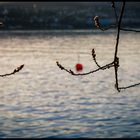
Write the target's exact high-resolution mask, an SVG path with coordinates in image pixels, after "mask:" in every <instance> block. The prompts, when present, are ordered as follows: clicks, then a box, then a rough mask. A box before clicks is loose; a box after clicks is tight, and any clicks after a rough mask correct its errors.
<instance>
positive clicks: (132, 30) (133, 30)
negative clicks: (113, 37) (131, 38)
mask: <svg viewBox="0 0 140 140" xmlns="http://www.w3.org/2000/svg"><path fill="white" fill-rule="evenodd" d="M120 30H122V31H127V32H136V33H139V32H140V31H139V30H135V29H128V28H122V27H121V28H120Z"/></svg>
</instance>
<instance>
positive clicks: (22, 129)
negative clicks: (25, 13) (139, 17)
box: [0, 31, 140, 138]
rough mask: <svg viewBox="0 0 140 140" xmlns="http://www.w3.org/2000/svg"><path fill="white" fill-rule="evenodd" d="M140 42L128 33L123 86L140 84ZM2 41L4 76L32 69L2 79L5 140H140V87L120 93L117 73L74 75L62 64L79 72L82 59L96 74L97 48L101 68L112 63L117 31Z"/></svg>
mask: <svg viewBox="0 0 140 140" xmlns="http://www.w3.org/2000/svg"><path fill="white" fill-rule="evenodd" d="M2 34H4V36H2ZM139 37H140V36H139V34H135V33H124V32H122V34H121V40H120V47H119V57H120V67H119V71H118V72H119V75H118V76H119V84H120V85H121V86H125V85H126V86H127V85H130V84H133V83H136V82H139V81H140V76H139V71H140V62H139V56H140V47H139V43H140V42H139ZM0 42H1V45H0V57H1V59H0V65H1V69H0V73H1V74H3V73H8V72H11V71H12V70H13V69H14V68H16V67H17V66H19V65H20V64H25V67H24V68H23V70H22V71H20V72H19V73H17V74H15V75H12V76H9V77H5V78H1V82H0V137H1V138H19V137H22V138H48V137H51V138H82V137H83V138H125V137H128V138H139V137H140V86H137V87H133V88H130V89H127V90H122V91H121V92H120V93H118V92H117V91H116V90H115V88H114V83H115V77H114V69H113V68H111V69H108V70H106V71H100V72H97V73H94V74H91V75H87V76H83V77H74V76H72V75H70V74H68V73H66V72H63V71H61V70H60V69H59V68H58V67H57V65H56V61H59V62H60V63H61V64H62V65H64V66H65V67H67V68H68V69H72V70H75V69H74V65H75V64H76V63H77V61H78V54H79V55H80V60H79V61H80V62H81V63H82V64H83V65H84V70H83V72H87V71H89V70H92V69H94V68H96V65H95V64H94V62H93V60H92V56H91V49H92V48H93V47H94V48H95V50H96V53H97V58H98V61H99V63H100V64H101V65H103V64H105V63H108V62H112V59H113V54H114V44H115V31H111V32H109V33H100V32H94V31H81V32H80V31H73V32H70V31H69V32H61V31H60V32H58V31H52V32H51V31H49V32H47V31H46V32H43V31H39V32H38V31H29V32H23V31H20V32H9V33H8V32H1V33H0ZM132 46H133V47H132Z"/></svg>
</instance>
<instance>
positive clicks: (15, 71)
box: [0, 22, 24, 77]
mask: <svg viewBox="0 0 140 140" xmlns="http://www.w3.org/2000/svg"><path fill="white" fill-rule="evenodd" d="M3 26H4V23H3V22H0V27H3ZM23 67H24V64H23V65H20V66H19V67H17V68H16V69H14V70H13V72H11V73H6V74H2V75H0V77H6V76H10V75H13V74H15V73H17V72H19V71H20V70H21V69H22V68H23Z"/></svg>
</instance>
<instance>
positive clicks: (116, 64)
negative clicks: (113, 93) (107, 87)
mask: <svg viewBox="0 0 140 140" xmlns="http://www.w3.org/2000/svg"><path fill="white" fill-rule="evenodd" d="M124 8H125V1H123V3H122V8H121V14H120V17H119V22H118V30H117V38H116V46H115V54H114V70H115V80H116V84H115V87H116V89H117V90H118V92H120V89H119V85H118V67H119V58H118V57H117V53H118V44H119V38H120V27H121V22H122V17H123V13H124Z"/></svg>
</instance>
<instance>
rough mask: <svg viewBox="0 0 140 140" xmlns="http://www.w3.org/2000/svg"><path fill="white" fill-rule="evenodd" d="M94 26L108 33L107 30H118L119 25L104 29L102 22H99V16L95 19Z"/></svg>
mask: <svg viewBox="0 0 140 140" xmlns="http://www.w3.org/2000/svg"><path fill="white" fill-rule="evenodd" d="M94 24H95V26H96V27H97V28H98V29H100V30H102V31H106V30H109V29H111V28H116V27H117V24H113V25H110V26H109V27H106V28H103V27H102V26H101V24H100V20H99V17H98V16H95V17H94Z"/></svg>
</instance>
